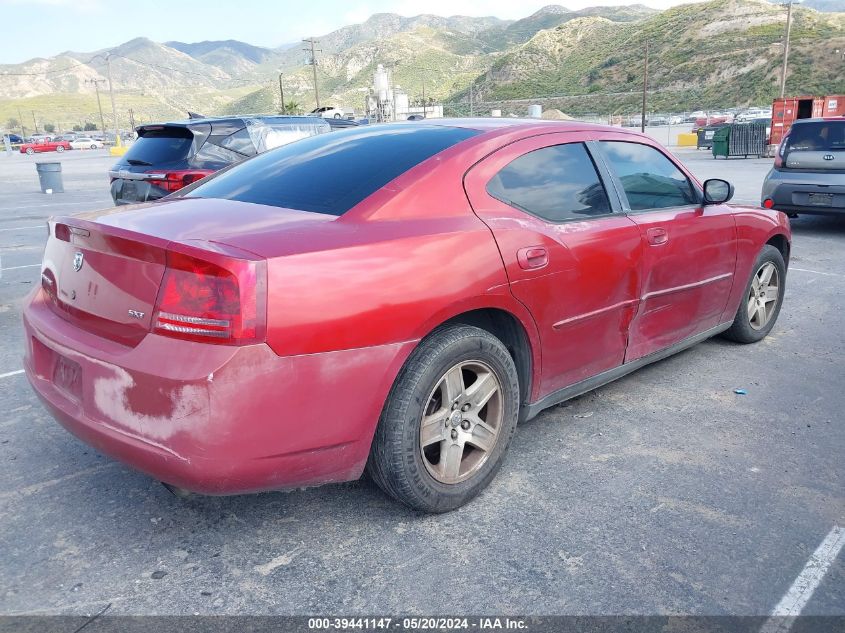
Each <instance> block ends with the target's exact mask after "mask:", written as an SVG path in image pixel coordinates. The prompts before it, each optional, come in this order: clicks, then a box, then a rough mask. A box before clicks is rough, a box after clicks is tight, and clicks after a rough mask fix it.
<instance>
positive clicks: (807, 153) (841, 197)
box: [761, 117, 845, 217]
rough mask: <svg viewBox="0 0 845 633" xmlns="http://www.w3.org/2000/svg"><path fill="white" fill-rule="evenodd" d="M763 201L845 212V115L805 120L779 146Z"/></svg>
mask: <svg viewBox="0 0 845 633" xmlns="http://www.w3.org/2000/svg"><path fill="white" fill-rule="evenodd" d="M761 204H762V205H763V206H764V207H766V208H767V209H777V210H779V211H783V212H784V213H786V214H787V215H789V216H790V217H795V216H797V215H798V214H799V213H812V214H828V213H845V117H837V118H828V119H801V120H799V121H796V122H795V123H793V124H792V127H791V128H790V130H789V132H788V133H787V135H786V136H785V137H784V139H783V141H782V142H781V144H780V147H778V151H777V154H776V155H775V165H774V167H772V169H771V171H769V173H768V174H767V175H766V179H765V180H764V181H763V193H762V196H761Z"/></svg>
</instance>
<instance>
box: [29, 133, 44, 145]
mask: <svg viewBox="0 0 845 633" xmlns="http://www.w3.org/2000/svg"><path fill="white" fill-rule="evenodd" d="M47 140H49V137H48V136H47V135H46V134H30V135H29V136H28V137H26V142H27V143H37V142H38V141H47Z"/></svg>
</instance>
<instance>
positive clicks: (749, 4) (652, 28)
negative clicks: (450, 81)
mask: <svg viewBox="0 0 845 633" xmlns="http://www.w3.org/2000/svg"><path fill="white" fill-rule="evenodd" d="M793 18H794V22H793V26H792V39H791V42H792V44H791V52H790V67H789V69H790V72H789V74H788V76H787V92H788V93H790V94H824V93H829V92H833V91H840V92H841V91H842V90H843V89H844V88H845V84H843V81H842V77H843V67H842V60H841V58H839V57H837V56H836V55H835V54H834V51H835V49H837V48H839V49H840V50H843V49H845V14H843V13H832V14H831V13H819V12H816V11H812V10H807V9H803V8H800V7H796V8H794V10H793ZM784 24H785V11H784V10H783V8H782V7H777V6H772V5H771V4H769V3H767V2H765V1H763V0H712V1H711V2H708V3H706V4H703V5H682V6H679V7H675V8H673V9H669V10H667V11H664V12H662V13H660V14H658V15H654V16H652V17H649V18H647V19H645V20H643V21H640V22H635V23H628V24H626V23H620V22H611V21H609V20H604V19H600V18H578V19H575V20H571V21H569V22H566V23H564V24H562V25H560V26H558V27H556V28H554V29H550V30H544V31H540V32H539V33H537V34H536V35H534V37H532V38H531V39H530V40H529V41H527V42H526V43H525V44H523V45H521V46H518V47H515V48H514V49H513V50H511V51H509V52H508V53H506V54H505V55H503V56H501V57H500V58H499V59H497V60H496V62H495V63H494V64H493V65H492V66H491V68H490V70H489V71H488V72H486V73H485V74H484V75H482V76H481V77H479V78H477V79H476V81H475V82H474V83H473V89H474V91H475V92H474V94H475V95H476V98H478V95H481V97H482V98H483V99H484V100H485V101H497V100H506V99H518V98H523V97H527V96H535V97H539V96H546V95H565V96H566V98H565V99H564V100H563V101H562V102H561V104H560V105H561V106H563V109H564V110H567V111H573V112H579V111H580V112H584V111H596V112H609V111H614V110H616V109H619V108H624V107H625V106H629V107H631V106H634V105H635V104H636V103H638V101H639V99H640V98H641V97H640V95H639V88H640V86H641V81H642V73H643V64H644V54H645V46H646V42H648V44H649V57H650V64H649V67H650V81H649V86H650V88H651V90H653V91H654V93H653V95H652V97H651V99H650V101H651V104H652V106H653V107H654V108H656V109H671V108H676V109H681V108H682V107H683V106H684V104H688V105H687V107H688V108H689V107H724V106H725V105H730V104H734V103H736V104H750V103H766V102H768V101H770V100H771V99H772V97H773V96H774V95H775V87H776V86H777V85H778V82H779V79H780V70H781V60H782V48H781V45H780V42H781V38H782V34H783V31H784ZM825 52H827V54H825ZM632 92H633V93H635V94H630V93H632ZM626 93H629V94H626ZM458 97H459V98H460V99H465V98H466V95H465V94H460V95H458Z"/></svg>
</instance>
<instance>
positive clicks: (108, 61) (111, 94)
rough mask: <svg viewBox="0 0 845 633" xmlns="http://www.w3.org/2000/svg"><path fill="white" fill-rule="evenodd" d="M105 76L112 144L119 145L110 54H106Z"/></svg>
mask: <svg viewBox="0 0 845 633" xmlns="http://www.w3.org/2000/svg"><path fill="white" fill-rule="evenodd" d="M106 76H107V77H108V80H109V97H111V115H112V120H113V123H114V142H115V144H116V145H120V134H119V133H118V131H117V108H115V106H114V87H113V86H112V81H111V53H106Z"/></svg>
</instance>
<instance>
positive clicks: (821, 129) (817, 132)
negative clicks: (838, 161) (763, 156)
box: [786, 121, 845, 152]
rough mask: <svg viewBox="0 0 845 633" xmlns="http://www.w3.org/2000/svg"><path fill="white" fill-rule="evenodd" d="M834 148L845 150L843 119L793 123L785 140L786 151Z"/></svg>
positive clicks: (818, 150) (827, 149)
mask: <svg viewBox="0 0 845 633" xmlns="http://www.w3.org/2000/svg"><path fill="white" fill-rule="evenodd" d="M835 150H845V121H818V122H813V123H795V124H793V126H792V129H791V130H790V132H789V136H788V137H787V141H786V151H787V152H792V151H809V152H824V151H835Z"/></svg>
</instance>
